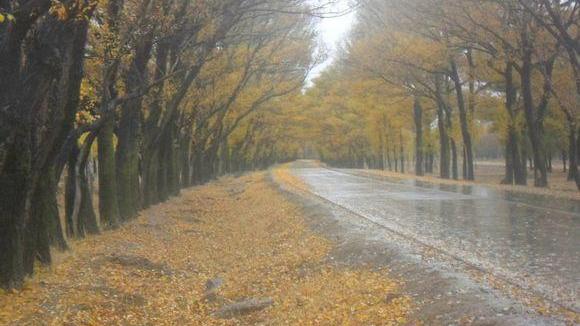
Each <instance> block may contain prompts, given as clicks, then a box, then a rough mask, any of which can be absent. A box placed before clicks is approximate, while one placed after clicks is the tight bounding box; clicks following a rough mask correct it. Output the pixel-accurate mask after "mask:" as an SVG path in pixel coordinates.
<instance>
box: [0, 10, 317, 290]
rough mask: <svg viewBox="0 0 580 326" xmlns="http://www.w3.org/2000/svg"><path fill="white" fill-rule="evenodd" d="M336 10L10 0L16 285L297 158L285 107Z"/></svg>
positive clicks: (6, 253) (8, 233)
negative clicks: (239, 178)
mask: <svg viewBox="0 0 580 326" xmlns="http://www.w3.org/2000/svg"><path fill="white" fill-rule="evenodd" d="M324 6H325V4H323V5H321V6H320V7H313V6H312V5H310V6H307V4H305V2H304V1H301V0H219V1H203V0H139V1H137V0H106V1H96V0H1V1H0V15H1V16H0V17H1V18H2V19H0V76H2V77H0V103H1V104H0V105H1V106H0V286H1V287H4V288H17V287H19V286H21V285H22V282H23V279H24V277H26V276H27V275H30V274H31V273H32V272H33V268H34V265H35V262H36V261H40V262H41V263H43V264H49V263H50V261H51V254H50V252H51V247H56V248H59V249H61V250H64V249H67V240H66V239H69V238H73V237H83V236H84V235H85V234H88V233H97V232H99V231H100V230H102V229H108V228H115V227H116V226H118V225H119V224H120V223H123V222H124V221H127V220H129V219H131V218H133V217H135V216H136V215H137V214H138V212H139V210H141V209H142V208H144V207H147V206H149V205H153V204H156V203H159V202H161V201H164V200H166V199H167V198H168V197H169V196H172V195H176V194H178V193H179V191H180V189H181V188H184V187H188V186H190V185H192V184H197V183H202V182H205V181H207V180H209V179H210V178H213V177H215V176H217V175H219V174H223V173H226V172H232V171H239V170H244V169H250V168H257V167H261V166H266V165H268V164H271V163H272V162H275V161H280V160H285V159H290V158H291V157H292V155H296V152H297V150H298V149H297V148H293V147H292V146H290V145H284V146H276V145H275V144H276V142H275V140H276V139H277V138H278V137H284V134H285V132H286V128H284V125H283V121H282V120H281V119H283V118H284V115H283V114H281V113H280V110H281V107H283V103H284V102H285V101H286V100H287V98H291V97H293V96H296V94H297V93H299V91H300V90H301V88H302V85H303V82H304V79H305V78H306V76H307V75H308V73H309V71H310V69H311V67H312V66H313V65H314V64H316V62H317V58H316V57H313V53H314V52H315V51H314V46H315V44H314V38H315V33H314V31H313V22H312V20H313V17H315V16H317V15H318V14H319V13H320V12H321V11H322V10H323V9H324V8H323V7H324ZM93 174H96V176H97V178H96V179H98V187H96V188H97V190H96V191H97V193H98V196H96V198H98V210H97V209H95V208H94V203H93V196H92V195H93V182H92V180H93ZM63 176H66V178H65V177H63ZM61 180H62V181H63V182H61ZM61 183H64V184H65V186H64V197H65V209H64V217H62V218H61V216H59V209H58V206H57V192H58V191H57V190H58V189H59V185H60V184H61ZM63 222H64V223H63Z"/></svg>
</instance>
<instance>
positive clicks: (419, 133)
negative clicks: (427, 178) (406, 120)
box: [413, 97, 425, 176]
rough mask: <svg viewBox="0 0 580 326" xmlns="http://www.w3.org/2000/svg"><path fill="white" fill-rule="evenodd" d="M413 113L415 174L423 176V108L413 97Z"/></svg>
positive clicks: (417, 99)
mask: <svg viewBox="0 0 580 326" xmlns="http://www.w3.org/2000/svg"><path fill="white" fill-rule="evenodd" d="M413 113H414V114H413V118H414V121H415V174H416V175H418V176H423V175H425V172H424V171H423V158H424V155H423V108H422V107H421V102H420V100H419V98H418V97H415V102H414V105H413Z"/></svg>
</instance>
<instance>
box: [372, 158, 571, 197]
mask: <svg viewBox="0 0 580 326" xmlns="http://www.w3.org/2000/svg"><path fill="white" fill-rule="evenodd" d="M361 171H364V172H365V173H371V174H376V175H384V176H388V177H393V178H404V179H408V178H410V177H412V178H413V179H417V180H420V181H426V182H431V183H436V184H458V185H469V184H481V185H485V186H489V187H493V188H495V189H497V190H500V191H509V192H519V193H530V194H541V195H548V196H553V197H556V198H567V199H580V191H578V189H577V188H576V184H575V182H573V181H568V180H567V174H566V173H564V172H563V169H562V166H561V164H559V163H558V162H556V163H554V168H553V172H552V173H550V174H549V177H548V185H549V186H548V188H536V187H534V186H533V184H534V179H533V171H531V170H529V171H528V185H527V186H515V185H502V184H501V180H502V179H503V177H504V166H503V162H498V161H480V162H478V163H477V164H476V165H475V181H464V180H452V179H441V178H439V177H438V176H437V175H436V174H427V175H425V176H423V177H417V176H415V175H414V172H413V171H412V170H407V171H406V173H405V174H402V173H397V172H393V171H382V170H361Z"/></svg>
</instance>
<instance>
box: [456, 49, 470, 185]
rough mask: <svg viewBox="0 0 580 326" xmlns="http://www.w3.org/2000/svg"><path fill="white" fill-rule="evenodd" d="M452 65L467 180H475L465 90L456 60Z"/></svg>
mask: <svg viewBox="0 0 580 326" xmlns="http://www.w3.org/2000/svg"><path fill="white" fill-rule="evenodd" d="M450 64H451V80H453V83H454V85H455V94H456V97H457V107H458V109H459V123H460V126H461V136H462V138H463V146H464V147H465V151H466V159H467V163H466V165H467V173H466V174H467V178H466V179H467V180H474V179H475V175H474V171H473V145H472V141H471V132H470V131H469V126H470V123H469V121H468V115H467V109H466V107H465V99H464V96H463V88H462V85H461V78H460V77H459V70H458V68H457V63H456V62H455V60H453V59H451V60H450Z"/></svg>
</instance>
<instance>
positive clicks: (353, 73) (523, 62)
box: [307, 0, 580, 187]
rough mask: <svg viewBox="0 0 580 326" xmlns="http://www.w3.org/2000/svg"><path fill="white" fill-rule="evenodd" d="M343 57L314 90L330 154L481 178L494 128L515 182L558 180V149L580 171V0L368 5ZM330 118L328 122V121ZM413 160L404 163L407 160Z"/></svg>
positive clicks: (341, 159)
mask: <svg viewBox="0 0 580 326" xmlns="http://www.w3.org/2000/svg"><path fill="white" fill-rule="evenodd" d="M360 2H361V4H360V9H359V12H358V17H357V23H356V26H355V27H354V29H353V31H352V32H351V35H350V39H349V40H348V42H347V43H346V45H345V46H344V50H343V51H342V54H341V57H340V58H339V60H338V62H337V63H336V64H335V65H334V67H333V68H332V69H330V70H329V71H327V72H326V73H324V74H323V75H322V76H321V77H320V78H319V79H318V80H317V81H316V85H315V87H314V88H313V89H312V90H310V91H309V92H308V94H307V97H308V99H307V102H310V103H311V104H312V105H311V106H312V107H313V108H317V109H316V110H313V111H315V112H313V113H312V114H313V115H314V117H315V116H316V115H320V116H326V117H330V118H327V119H324V120H323V121H322V122H321V123H319V124H318V125H317V126H315V128H317V130H318V136H317V138H318V139H320V141H319V145H318V147H319V148H320V152H321V154H322V156H323V158H325V159H326V160H327V161H329V162H333V163H336V164H342V165H349V166H362V165H363V164H364V163H365V162H366V164H367V165H371V166H374V167H378V168H397V165H398V169H401V168H403V169H404V166H405V164H403V163H404V160H405V158H407V157H413V158H414V170H415V173H416V174H417V175H423V174H424V173H425V172H432V170H433V162H434V160H437V161H438V163H439V164H438V165H439V171H438V172H439V175H440V176H441V177H442V178H459V177H460V176H459V174H460V171H462V174H463V178H464V179H467V180H473V179H474V178H475V174H474V146H475V145H474V144H475V143H476V141H477V139H478V137H479V135H480V134H481V133H482V132H483V130H485V129H486V128H487V124H488V122H492V123H493V130H494V131H495V132H496V133H497V134H498V135H499V137H500V139H501V140H502V142H503V144H504V146H505V163H506V164H505V167H506V170H505V178H504V181H503V182H504V183H506V184H518V185H525V184H526V183H527V173H528V171H527V169H526V166H527V160H528V159H529V160H531V162H532V163H533V164H532V165H533V171H534V172H533V173H534V185H535V186H537V187H546V186H548V171H549V168H550V161H551V155H552V153H553V151H554V149H555V148H558V149H559V150H560V152H562V153H563V158H564V159H566V158H567V159H568V160H569V179H570V180H576V182H577V184H578V185H579V186H580V179H579V178H578V153H579V150H578V147H579V146H580V142H579V139H578V137H579V130H578V128H579V126H578V113H579V112H578V109H579V103H580V101H579V100H580V75H579V71H580V68H579V66H578V54H579V50H580V46H579V44H580V42H579V37H580V36H579V27H580V19H579V11H580V3H579V2H578V1H558V0H554V1H552V0H500V1H486V0H405V1H402V0H363V1H360ZM318 121H320V119H319V120H318ZM401 161H403V162H401Z"/></svg>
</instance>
